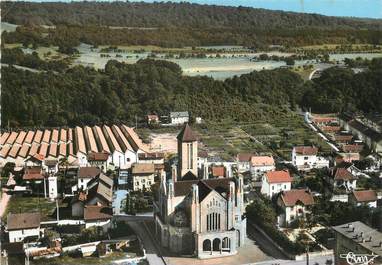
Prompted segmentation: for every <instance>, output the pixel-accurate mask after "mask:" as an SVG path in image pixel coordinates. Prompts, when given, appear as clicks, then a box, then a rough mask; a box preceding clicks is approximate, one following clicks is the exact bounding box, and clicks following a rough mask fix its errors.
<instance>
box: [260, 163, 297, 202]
mask: <svg viewBox="0 0 382 265" xmlns="http://www.w3.org/2000/svg"><path fill="white" fill-rule="evenodd" d="M292 181H293V179H292V177H291V176H290V174H289V171H288V170H280V171H269V172H266V173H265V174H264V176H263V179H262V183H261V193H263V194H265V195H267V196H269V197H272V196H273V195H275V194H277V193H279V192H280V191H288V190H290V189H291V186H292Z"/></svg>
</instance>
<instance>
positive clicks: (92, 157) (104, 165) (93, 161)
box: [88, 151, 110, 172]
mask: <svg viewBox="0 0 382 265" xmlns="http://www.w3.org/2000/svg"><path fill="white" fill-rule="evenodd" d="M109 158H110V155H109V153H108V152H105V151H103V152H90V153H89V154H88V165H89V166H90V167H98V168H99V169H101V170H102V172H106V171H107V169H108V167H109Z"/></svg>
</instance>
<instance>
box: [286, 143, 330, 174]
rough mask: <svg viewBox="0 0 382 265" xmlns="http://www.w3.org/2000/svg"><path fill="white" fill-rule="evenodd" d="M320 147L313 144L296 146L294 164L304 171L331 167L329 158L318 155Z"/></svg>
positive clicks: (293, 154)
mask: <svg viewBox="0 0 382 265" xmlns="http://www.w3.org/2000/svg"><path fill="white" fill-rule="evenodd" d="M317 153H318V148H317V147H313V146H295V147H293V150H292V164H293V165H294V166H295V167H296V168H297V169H298V170H302V171H307V170H311V169H312V168H324V167H329V160H327V159H325V158H324V157H320V156H317Z"/></svg>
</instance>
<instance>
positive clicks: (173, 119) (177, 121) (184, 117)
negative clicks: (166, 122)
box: [170, 111, 190, 125]
mask: <svg viewBox="0 0 382 265" xmlns="http://www.w3.org/2000/svg"><path fill="white" fill-rule="evenodd" d="M189 120H190V116H189V114H188V111H180V112H170V123H171V124H172V125H181V124H184V123H187V122H189Z"/></svg>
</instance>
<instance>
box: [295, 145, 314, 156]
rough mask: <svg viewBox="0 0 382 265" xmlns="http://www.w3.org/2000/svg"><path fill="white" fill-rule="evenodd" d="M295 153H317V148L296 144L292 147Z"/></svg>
mask: <svg viewBox="0 0 382 265" xmlns="http://www.w3.org/2000/svg"><path fill="white" fill-rule="evenodd" d="M294 150H295V152H296V154H299V155H310V156H311V155H317V152H318V148H317V147H314V146H296V147H295V148H294Z"/></svg>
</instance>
